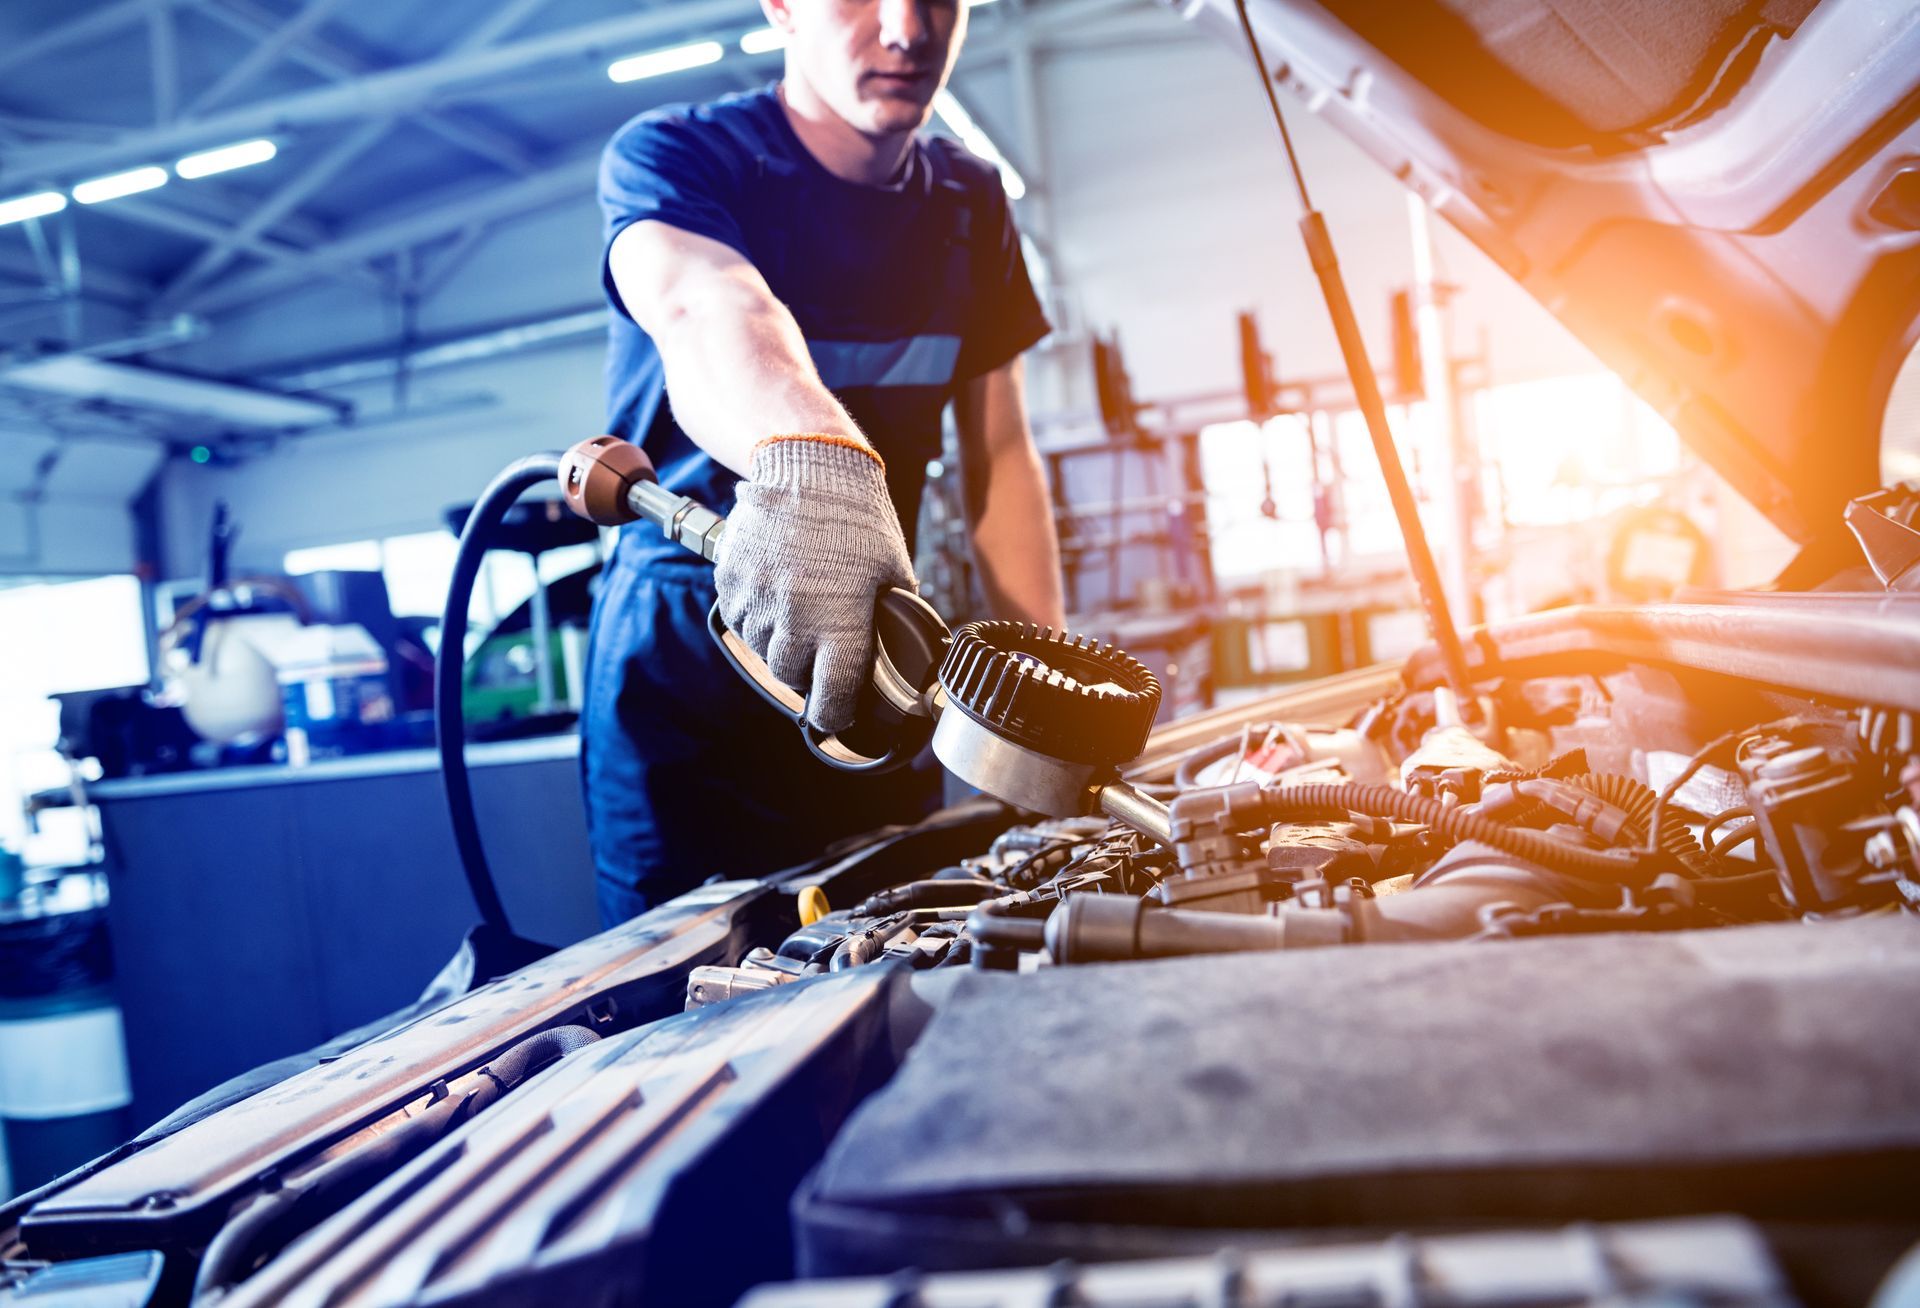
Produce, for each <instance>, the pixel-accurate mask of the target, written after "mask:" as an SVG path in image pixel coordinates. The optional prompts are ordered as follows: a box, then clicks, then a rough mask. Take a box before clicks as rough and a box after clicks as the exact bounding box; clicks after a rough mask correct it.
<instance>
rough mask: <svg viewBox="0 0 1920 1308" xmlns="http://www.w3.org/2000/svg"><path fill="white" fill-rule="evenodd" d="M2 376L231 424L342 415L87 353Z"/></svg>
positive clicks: (278, 424) (252, 389)
mask: <svg viewBox="0 0 1920 1308" xmlns="http://www.w3.org/2000/svg"><path fill="white" fill-rule="evenodd" d="M0 377H3V378H5V380H6V384H7V385H9V386H23V387H26V388H27V389H29V390H35V391H46V392H50V393H52V394H55V395H65V396H69V397H71V398H74V399H81V400H93V401H104V402H106V403H110V404H116V405H119V406H122V407H124V408H132V409H147V410H159V411H162V412H166V413H173V414H181V415H184V416H186V417H190V418H199V419H203V420H206V421H210V422H217V423H220V424H221V425H223V426H227V427H246V428H255V429H265V430H275V429H280V428H298V427H318V426H323V425H325V424H328V423H332V422H337V421H338V420H339V417H340V412H339V410H338V409H336V408H335V407H334V406H333V405H330V404H324V403H322V402H320V401H319V400H310V399H307V398H305V397H304V396H299V395H283V394H281V393H279V392H278V391H271V390H267V389H265V388H263V387H257V386H240V385H237V384H235V383H233V382H223V381H214V380H211V379H209V378H206V377H195V376H192V375H190V374H186V373H178V372H171V371H169V370H167V369H165V368H150V367H146V366H143V365H141V364H134V363H121V362H118V361H117V360H113V359H95V358H90V357H88V356H87V355H84V354H56V355H51V356H48V357H46V358H41V359H34V360H30V361H29V362H26V363H20V364H15V365H14V366H12V367H10V368H7V369H4V370H0Z"/></svg>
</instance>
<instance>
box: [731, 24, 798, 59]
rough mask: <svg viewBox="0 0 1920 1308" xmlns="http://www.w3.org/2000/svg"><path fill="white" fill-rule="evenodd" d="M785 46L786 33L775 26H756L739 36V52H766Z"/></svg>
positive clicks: (782, 48)
mask: <svg viewBox="0 0 1920 1308" xmlns="http://www.w3.org/2000/svg"><path fill="white" fill-rule="evenodd" d="M786 48H787V34H786V33H785V32H783V31H781V30H780V29H779V28H777V27H756V28H754V29H753V30H752V31H751V32H748V33H747V34H746V35H745V36H743V37H741V38H740V53H741V54H766V53H767V52H768V51H770V50H784V49H786Z"/></svg>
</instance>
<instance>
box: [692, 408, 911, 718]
mask: <svg viewBox="0 0 1920 1308" xmlns="http://www.w3.org/2000/svg"><path fill="white" fill-rule="evenodd" d="M714 582H715V585H716V587H717V589H718V591H719V597H720V616H721V618H722V619H724V620H725V621H726V624H727V626H729V627H731V628H732V629H733V631H734V633H735V634H736V635H738V636H739V637H740V639H742V640H744V641H745V642H746V643H747V644H748V645H749V646H751V647H752V649H753V651H754V653H756V654H758V655H760V657H761V658H763V659H765V660H766V661H767V668H768V670H769V671H771V672H772V673H773V675H774V676H775V677H777V678H778V679H779V680H781V681H782V682H784V683H786V684H787V685H789V686H791V687H793V688H794V689H795V690H797V691H800V692H801V693H802V694H804V695H805V696H806V699H807V720H808V721H809V722H811V723H813V725H814V726H816V727H818V728H819V729H820V730H822V731H827V732H833V731H839V730H840V729H842V728H843V727H845V726H847V725H848V724H849V723H851V722H852V721H853V710H854V701H855V699H856V698H857V697H858V695H859V693H860V687H861V686H862V684H864V683H865V681H866V680H867V677H868V671H869V669H870V667H871V666H872V661H873V606H874V603H875V601H876V600H877V599H878V598H879V595H880V592H881V591H883V590H885V589H886V588H887V587H889V586H901V587H905V588H906V589H909V590H911V589H913V587H914V579H913V562H912V559H911V558H910V557H909V555H908V553H907V542H906V538H905V537H904V536H902V535H901V532H900V523H899V520H898V519H897V518H896V517H895V515H894V512H893V501H892V500H891V499H890V498H888V496H887V471H886V466H885V465H884V464H883V463H881V461H880V456H879V455H878V454H875V453H874V452H873V451H872V450H871V449H869V448H868V447H867V446H865V445H863V444H861V443H860V442H858V441H855V440H853V439H851V438H849V437H845V436H829V435H820V434H809V435H799V436H775V437H772V438H771V439H768V440H764V441H761V442H760V443H759V444H758V445H756V446H754V447H753V465H752V468H751V470H750V472H749V473H748V476H747V479H746V480H745V481H742V482H741V483H740V485H739V488H738V491H737V494H736V499H735V501H734V508H733V512H731V513H729V514H728V515H727V530H726V534H725V535H724V536H722V537H721V540H720V556H719V558H718V560H717V561H716V563H715V566H714Z"/></svg>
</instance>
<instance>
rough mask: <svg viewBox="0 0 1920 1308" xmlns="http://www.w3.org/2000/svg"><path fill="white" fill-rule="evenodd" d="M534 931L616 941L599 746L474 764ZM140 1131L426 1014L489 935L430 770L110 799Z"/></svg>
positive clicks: (107, 825) (313, 768) (103, 792)
mask: <svg viewBox="0 0 1920 1308" xmlns="http://www.w3.org/2000/svg"><path fill="white" fill-rule="evenodd" d="M468 758H469V760H470V762H471V764H472V776H473V789H474V798H475V803H476V807H477V808H478V810H479V813H480V823H481V831H482V834H483V835H484V837H485V840H486V846H487V852H488V856H489V860H490V861H491V863H492V864H493V869H494V874H495V876H496V877H497V878H498V880H499V883H500V893H501V897H502V898H503V899H504V900H505V902H506V906H507V911H508V914H509V915H510V916H511V918H512V920H513V925H514V929H515V930H516V931H517V932H518V933H519V934H521V935H523V936H526V937H528V938H531V939H534V940H540V941H544V942H545V943H548V944H554V945H561V944H568V943H571V942H573V941H575V940H579V939H582V938H583V937H585V936H587V935H590V934H592V933H593V932H594V931H595V930H597V929H598V925H599V924H598V919H597V916H596V911H595V907H594V887H593V865H592V861H591V859H590V857H589V855H588V852H587V842H586V821H585V816H584V813H583V811H582V807H581V800H580V779H579V740H578V737H576V736H571V735H567V736H552V737H543V738H538V739H533V740H524V741H510V742H501V743H497V744H486V745H474V746H470V747H469V749H468ZM91 798H92V799H93V800H94V801H95V802H96V803H97V804H98V805H99V808H100V813H101V819H102V827H103V830H104V835H105V842H106V850H107V865H106V871H107V877H108V886H109V891H110V896H111V898H110V901H109V909H108V923H109V930H110V932H111V936H112V944H113V952H114V964H115V973H116V977H117V980H116V984H115V990H116V992H117V994H118V997H119V1000H120V1007H121V1012H122V1015H123V1018H124V1021H125V1026H126V1037H127V1060H128V1067H129V1072H130V1075H131V1080H132V1087H133V1109H134V1120H135V1122H136V1125H138V1126H141V1127H144V1126H145V1125H147V1124H148V1123H149V1122H151V1121H153V1120H155V1119H157V1118H159V1117H161V1116H163V1115H165V1114H166V1113H167V1112H169V1111H171V1110H172V1109H173V1108H175V1107H176V1106H178V1105H179V1104H180V1103H182V1102H184V1101H185V1100H187V1099H190V1098H192V1097H193V1096H195V1095H197V1094H199V1093H200V1092H202V1091H204V1090H206V1089H209V1088H210V1087H212V1086H214V1085H216V1084H218V1083H219V1082H220V1081H222V1080H224V1079H226V1078H227V1077H229V1076H231V1075H233V1074H235V1073H238V1072H242V1071H245V1070H246V1069H248V1068H250V1067H254V1066H256V1065H258V1064H260V1063H264V1062H267V1061H268V1060H270V1059H274V1058H278V1057H280V1056H282V1055H284V1054H290V1053H296V1052H298V1051H300V1050H302V1049H307V1048H310V1047H312V1046H314V1045H316V1044H319V1043H321V1042H322V1041H324V1040H326V1039H329V1038H330V1037H332V1036H334V1035H336V1034H338V1033H339V1032H341V1031H343V1030H346V1029H348V1028H351V1027H353V1026H356V1025H359V1024H360V1023H363V1022H368V1021H371V1020H373V1019H374V1018H377V1017H380V1016H382V1015H383V1014H386V1013H389V1012H392V1011H394V1010H395V1009H398V1008H400V1007H402V1006H403V1005H405V1004H406V1003H408V1002H409V1001H411V1000H412V999H413V998H415V997H416V996H417V995H418V994H419V992H420V991H421V989H423V988H424V987H425V985H426V983H427V982H428V981H429V980H430V979H432V977H433V975H434V974H435V973H436V972H437V971H439V969H440V967H441V966H442V964H444V963H445V962H446V961H447V959H448V958H450V957H451V956H452V955H453V952H454V950H455V949H456V948H457V947H458V946H459V943H460V940H461V937H462V936H463V935H464V934H465V933H466V931H467V929H468V928H469V927H471V926H473V925H474V923H475V922H476V920H477V918H476V915H475V912H474V908H473V901H472V899H471V898H470V896H469V895H468V893H467V887H466V883H465V881H464V880H463V879H462V877H461V874H460V868H459V862H458V859H457V857H456V855H455V852H454V845H453V832H452V829H451V828H450V827H449V825H448V822H447V816H446V805H445V803H444V801H443V799H442V795H441V789H440V774H439V770H438V763H437V760H436V758H435V756H434V754H433V753H432V751H430V750H407V751H401V752H396V753H390V754H376V755H366V756H361V757H355V758H344V759H333V760H325V761H321V762H317V763H313V764H311V765H308V766H306V767H299V768H293V767H284V766H274V767H249V768H228V769H221V770H216V771H207V772H189V773H177V774H172V775H167V776H157V777H146V778H134V779H128V780H122V781H111V782H102V783H100V784H99V785H96V786H95V787H93V789H92V794H91Z"/></svg>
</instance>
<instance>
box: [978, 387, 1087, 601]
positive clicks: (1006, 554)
mask: <svg viewBox="0 0 1920 1308" xmlns="http://www.w3.org/2000/svg"><path fill="white" fill-rule="evenodd" d="M1024 377H1025V374H1024V372H1023V371H1022V367H1021V361H1020V360H1019V359H1015V360H1013V361H1012V362H1011V363H1008V364H1005V365H1003V366H1001V367H999V368H995V369H994V370H993V371H992V372H988V373H983V374H982V375H980V376H978V377H976V378H974V379H973V380H972V381H970V382H967V383H966V384H965V385H963V386H962V387H961V389H960V393H959V395H958V396H956V397H955V401H954V421H955V425H956V426H958V427H959V429H960V455H961V469H962V475H963V477H964V479H965V484H966V488H967V520H968V522H969V524H970V525H971V527H972V529H973V553H974V559H975V561H976V562H977V563H978V565H979V567H980V579H981V581H982V582H983V583H984V585H985V587H986V592H987V601H988V603H990V604H991V605H992V606H993V612H994V616H996V617H1000V618H1011V619H1015V620H1018V621H1022V622H1038V623H1041V624H1042V625H1045V626H1050V627H1053V628H1054V629H1056V630H1058V629H1060V628H1062V627H1064V626H1065V625H1066V609H1065V605H1064V602H1063V601H1062V599H1061V596H1060V539H1059V535H1058V533H1057V532H1056V531H1055V529H1054V522H1053V505H1052V502H1051V501H1050V500H1049V499H1048V497H1047V474H1046V469H1045V468H1044V467H1043V466H1042V464H1041V462H1040V453H1039V451H1038V450H1036V449H1034V447H1033V433H1032V432H1031V431H1030V430H1028V427H1027V401H1026V383H1025V380H1024Z"/></svg>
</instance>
